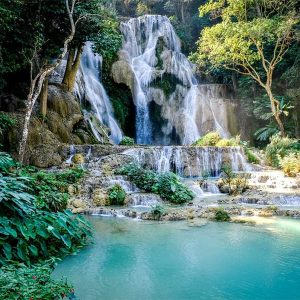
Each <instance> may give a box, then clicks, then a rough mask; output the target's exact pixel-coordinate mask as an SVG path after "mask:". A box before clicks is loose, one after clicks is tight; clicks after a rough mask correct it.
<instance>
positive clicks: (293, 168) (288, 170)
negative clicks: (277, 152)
mask: <svg viewBox="0 0 300 300" xmlns="http://www.w3.org/2000/svg"><path fill="white" fill-rule="evenodd" d="M279 165H280V167H281V168H282V170H283V172H284V174H285V175H287V176H289V177H295V176H297V174H299V173H300V151H299V152H297V153H296V152H291V153H289V154H287V155H286V156H284V157H283V158H279Z"/></svg>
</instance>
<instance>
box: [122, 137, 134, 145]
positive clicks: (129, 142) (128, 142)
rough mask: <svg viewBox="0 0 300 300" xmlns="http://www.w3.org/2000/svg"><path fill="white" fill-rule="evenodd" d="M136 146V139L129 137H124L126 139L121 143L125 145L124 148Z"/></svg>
mask: <svg viewBox="0 0 300 300" xmlns="http://www.w3.org/2000/svg"><path fill="white" fill-rule="evenodd" d="M134 144H135V142H134V139H133V138H131V137H128V136H124V138H123V139H122V141H121V142H120V145H124V146H133V145H134Z"/></svg>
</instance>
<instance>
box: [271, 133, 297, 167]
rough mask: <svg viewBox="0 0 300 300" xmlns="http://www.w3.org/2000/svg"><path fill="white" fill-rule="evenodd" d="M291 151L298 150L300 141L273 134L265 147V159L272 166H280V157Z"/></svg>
mask: <svg viewBox="0 0 300 300" xmlns="http://www.w3.org/2000/svg"><path fill="white" fill-rule="evenodd" d="M293 152H300V143H299V141H298V140H296V139H291V138H289V137H284V138H283V137H281V136H280V135H279V134H275V135H273V136H272V137H271V138H270V143H269V144H268V145H267V147H266V160H267V163H269V164H270V165H271V166H273V167H276V168H278V167H280V159H283V158H284V157H285V156H287V155H289V154H290V153H293Z"/></svg>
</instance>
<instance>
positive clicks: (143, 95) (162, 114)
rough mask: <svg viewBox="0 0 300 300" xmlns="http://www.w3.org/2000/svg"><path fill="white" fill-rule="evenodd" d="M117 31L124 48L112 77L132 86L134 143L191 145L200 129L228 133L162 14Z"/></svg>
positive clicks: (141, 18) (132, 23) (129, 23)
mask: <svg viewBox="0 0 300 300" xmlns="http://www.w3.org/2000/svg"><path fill="white" fill-rule="evenodd" d="M121 32H122V34H123V48H122V50H121V51H120V54H119V59H120V60H119V61H118V62H116V63H115V64H114V66H113V76H114V78H115V80H116V82H118V83H124V84H127V85H128V86H129V87H130V88H131V91H132V95H133V100H134V103H135V106H136V140H137V143H138V144H147V145H150V144H151V145H152V144H157V145H171V144H181V145H190V144H192V143H193V142H194V141H195V140H197V139H198V138H199V137H200V136H202V135H203V134H204V133H206V131H205V132H203V130H202V128H204V127H203V126H205V130H207V129H208V130H210V131H212V130H217V131H219V132H220V134H221V135H222V136H224V137H225V136H228V135H229V133H228V130H227V128H225V127H224V126H223V123H222V122H219V121H218V119H217V115H216V114H215V110H214V109H215V107H212V106H211V105H210V102H209V99H207V98H206V97H205V94H203V93H202V89H201V88H200V89H199V87H198V82H197V79H196V77H195V76H194V71H193V68H194V66H193V65H192V64H191V63H190V62H189V60H188V59H187V57H186V56H185V55H184V54H182V53H181V44H180V40H179V38H178V37H177V35H176V33H175V31H174V28H173V26H172V24H171V23H170V20H169V19H168V18H167V17H166V16H159V15H145V16H142V17H139V18H133V19H130V20H129V21H127V22H123V23H122V24H121ZM124 74H125V75H124ZM199 103H200V104H201V105H200V104H199ZM225 114H226V112H225ZM225 114H224V115H225ZM154 115H155V116H158V118H157V117H155V118H154Z"/></svg>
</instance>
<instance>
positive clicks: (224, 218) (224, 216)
mask: <svg viewBox="0 0 300 300" xmlns="http://www.w3.org/2000/svg"><path fill="white" fill-rule="evenodd" d="M230 219H231V218H230V216H229V214H228V212H227V211H225V210H224V208H221V207H220V208H216V209H215V220H216V221H217V222H228V221H230Z"/></svg>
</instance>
